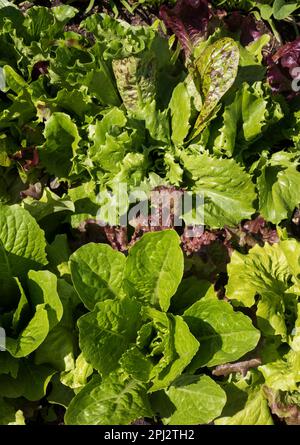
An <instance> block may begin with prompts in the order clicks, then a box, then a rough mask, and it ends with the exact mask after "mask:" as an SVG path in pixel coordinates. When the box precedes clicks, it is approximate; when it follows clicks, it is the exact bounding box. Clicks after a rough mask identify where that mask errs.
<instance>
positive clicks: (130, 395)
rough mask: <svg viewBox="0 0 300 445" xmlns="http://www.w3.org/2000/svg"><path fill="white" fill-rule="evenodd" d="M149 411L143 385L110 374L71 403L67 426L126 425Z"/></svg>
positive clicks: (96, 377) (146, 415)
mask: <svg viewBox="0 0 300 445" xmlns="http://www.w3.org/2000/svg"><path fill="white" fill-rule="evenodd" d="M151 415H152V411H151V407H150V404H149V401H148V397H147V391H146V387H145V385H144V384H143V383H141V382H138V381H136V380H134V379H131V378H126V377H125V376H122V375H119V374H117V373H111V374H110V375H109V376H107V377H105V378H104V379H103V380H101V378H100V376H95V377H93V379H92V380H91V381H90V382H89V383H88V384H87V385H86V386H85V387H84V388H83V389H82V390H81V391H80V392H79V394H77V395H76V396H75V398H74V399H73V400H72V401H71V403H70V405H69V407H68V409H67V412H66V415H65V422H66V424H67V425H128V424H130V423H131V422H133V421H135V420H137V419H139V418H141V417H151Z"/></svg>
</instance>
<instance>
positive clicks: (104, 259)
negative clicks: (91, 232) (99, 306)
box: [70, 243, 126, 310]
mask: <svg viewBox="0 0 300 445" xmlns="http://www.w3.org/2000/svg"><path fill="white" fill-rule="evenodd" d="M125 261H126V257H125V256H124V255H123V254H121V253H119V252H117V251H115V250H113V249H112V248H111V247H110V246H108V245H106V244H95V243H89V244H86V245H84V246H82V247H81V248H80V249H78V250H77V251H76V252H74V253H73V254H72V256H71V257H70V270H71V276H72V281H73V284H74V287H75V289H76V291H77V293H78V295H79V297H80V299H81V300H82V302H83V303H84V304H85V306H86V307H87V308H88V309H90V310H93V308H94V306H95V304H96V303H97V302H99V301H104V300H106V299H107V298H119V297H121V296H122V295H123V293H122V278H123V273H124V269H125Z"/></svg>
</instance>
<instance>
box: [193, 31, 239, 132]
mask: <svg viewBox="0 0 300 445" xmlns="http://www.w3.org/2000/svg"><path fill="white" fill-rule="evenodd" d="M239 57H240V54H239V48H238V45H237V44H236V42H235V41H234V40H233V39H231V38H229V37H225V38H223V39H220V40H217V41H216V42H215V43H213V44H211V45H209V46H208V47H207V48H205V50H204V51H203V52H202V54H201V55H200V57H199V58H198V59H197V61H196V67H197V70H198V71H199V75H200V89H201V92H202V95H203V98H204V100H203V105H202V108H201V111H200V113H199V116H198V118H197V120H196V123H195V126H194V132H193V134H192V137H193V138H195V137H196V136H197V135H198V134H199V133H201V131H202V130H203V129H204V128H205V126H206V124H207V121H208V120H209V118H210V116H211V114H212V113H213V111H214V110H215V108H216V107H217V105H218V103H219V102H220V100H221V99H222V97H223V96H224V94H225V93H226V92H227V91H228V90H229V88H230V87H231V86H232V85H233V83H234V81H235V78H236V76H237V72H238V65H239Z"/></svg>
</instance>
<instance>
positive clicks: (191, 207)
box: [97, 182, 204, 237]
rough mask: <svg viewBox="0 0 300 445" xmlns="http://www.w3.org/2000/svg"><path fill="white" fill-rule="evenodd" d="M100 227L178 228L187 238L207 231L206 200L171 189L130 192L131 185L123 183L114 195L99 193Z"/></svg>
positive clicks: (158, 188)
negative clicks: (205, 219) (205, 218)
mask: <svg viewBox="0 0 300 445" xmlns="http://www.w3.org/2000/svg"><path fill="white" fill-rule="evenodd" d="M97 203H98V204H99V211H98V212H97V224H98V225H100V226H101V225H102V226H106V225H107V224H109V225H112V226H123V227H126V226H127V225H131V226H133V227H136V226H137V225H142V226H143V225H147V226H150V227H163V228H168V227H169V228H178V227H183V226H185V228H186V236H190V237H192V236H194V230H193V229H192V228H190V227H197V233H198V234H199V229H200V228H201V227H202V228H203V227H204V197H203V194H202V193H192V192H188V191H185V190H182V189H177V188H175V187H170V186H160V187H156V188H154V189H153V190H152V191H151V192H146V191H144V190H141V189H134V190H129V187H128V184H127V183H125V182H123V183H119V184H118V185H117V187H116V188H115V189H114V192H107V191H105V192H104V193H99V195H98V197H97Z"/></svg>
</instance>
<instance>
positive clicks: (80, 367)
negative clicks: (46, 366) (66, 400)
mask: <svg viewBox="0 0 300 445" xmlns="http://www.w3.org/2000/svg"><path fill="white" fill-rule="evenodd" d="M92 374H93V367H92V366H91V365H90V364H89V363H87V361H86V360H85V358H84V356H83V354H82V353H81V354H79V356H78V357H77V359H76V363H75V365H74V369H71V370H70V371H65V372H63V373H62V375H61V382H62V384H63V385H65V386H68V387H69V388H72V389H77V388H82V387H83V386H85V385H86V384H87V380H88V378H89V377H90V376H91V375H92Z"/></svg>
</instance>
